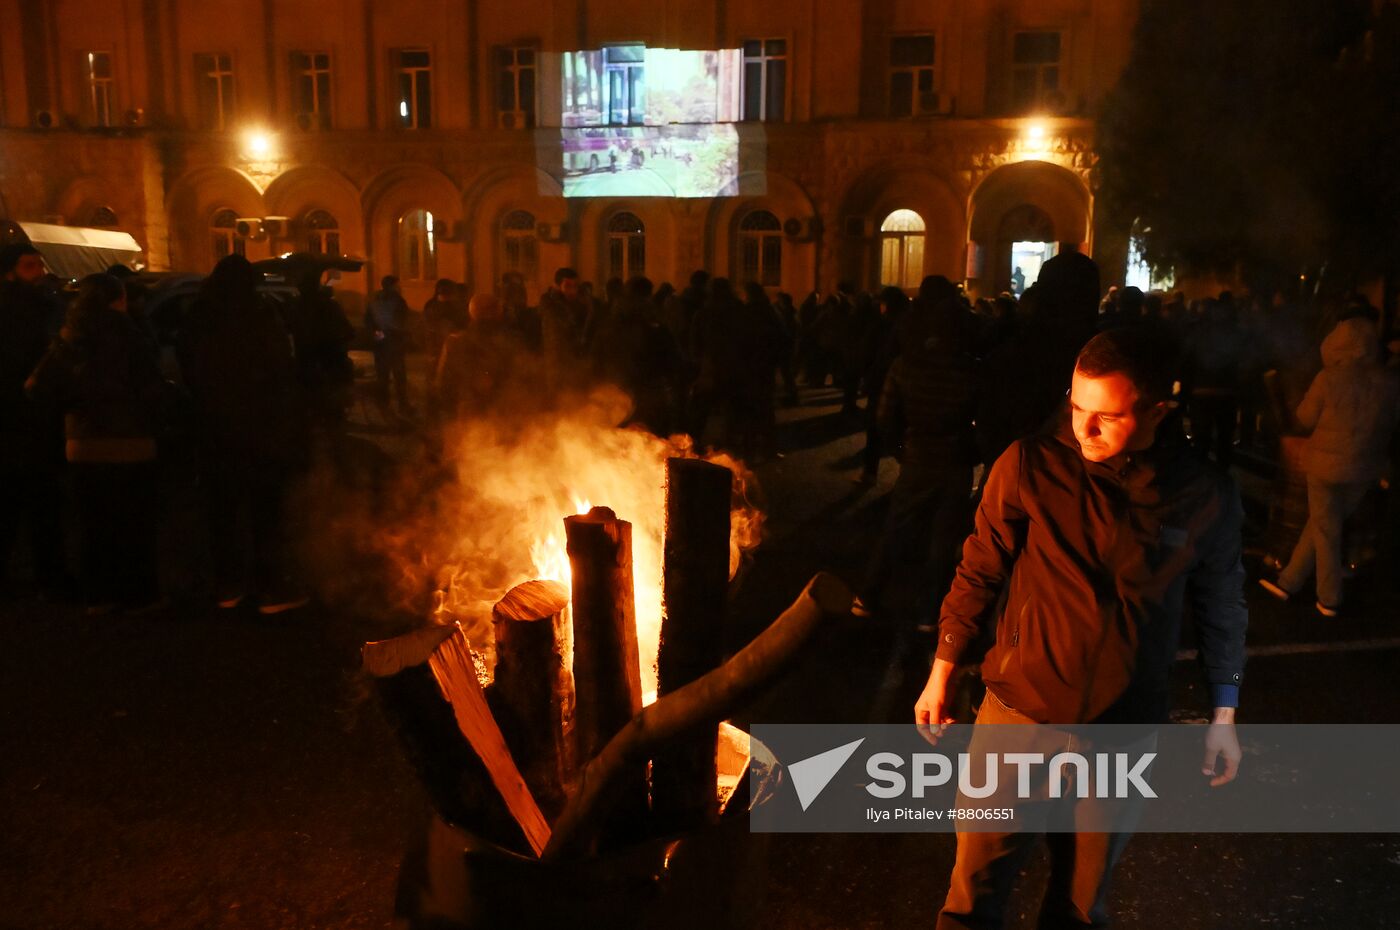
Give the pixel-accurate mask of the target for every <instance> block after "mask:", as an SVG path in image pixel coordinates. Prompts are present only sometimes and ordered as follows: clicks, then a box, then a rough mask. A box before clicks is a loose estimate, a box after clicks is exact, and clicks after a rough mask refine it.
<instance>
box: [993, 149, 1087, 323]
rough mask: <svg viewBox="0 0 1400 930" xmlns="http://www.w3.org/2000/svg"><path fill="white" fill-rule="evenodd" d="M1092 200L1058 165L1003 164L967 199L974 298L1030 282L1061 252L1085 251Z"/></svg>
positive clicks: (1075, 178) (1082, 184) (1081, 182)
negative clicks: (1019, 273)
mask: <svg viewBox="0 0 1400 930" xmlns="http://www.w3.org/2000/svg"><path fill="white" fill-rule="evenodd" d="M1091 212H1092V201H1091V199H1090V196H1089V189H1088V187H1087V186H1086V184H1085V182H1084V180H1083V179H1082V178H1081V177H1080V176H1078V175H1076V174H1075V173H1074V172H1073V171H1071V170H1069V169H1068V168H1065V167H1063V166H1061V165H1057V164H1053V163H1051V162H1045V161H1025V162H1018V163H1016V164H1010V165H1004V166H1002V167H1000V168H998V169H996V170H995V171H993V172H992V173H991V174H989V175H987V177H986V178H984V179H983V181H982V183H981V184H979V185H978V186H977V189H976V190H975V191H974V192H973V195H972V210H971V214H970V216H969V222H968V268H967V272H968V275H967V276H968V278H969V281H968V284H969V288H970V290H972V292H973V293H975V294H977V295H978V296H986V295H991V294H996V293H999V292H1001V291H1009V290H1012V289H1013V286H1014V284H1015V281H1013V275H1014V274H1015V270H1016V269H1017V268H1020V269H1021V275H1020V277H1019V278H1017V279H1016V280H1021V281H1022V284H1021V289H1022V290H1024V289H1025V288H1027V287H1030V285H1031V284H1032V283H1034V281H1035V278H1036V275H1037V274H1038V273H1039V267H1040V265H1041V264H1042V263H1044V262H1045V261H1047V260H1048V259H1049V258H1050V257H1051V256H1053V255H1056V254H1058V253H1059V252H1063V251H1066V250H1079V251H1083V252H1086V253H1087V252H1088V251H1089V247H1090V215H1091Z"/></svg>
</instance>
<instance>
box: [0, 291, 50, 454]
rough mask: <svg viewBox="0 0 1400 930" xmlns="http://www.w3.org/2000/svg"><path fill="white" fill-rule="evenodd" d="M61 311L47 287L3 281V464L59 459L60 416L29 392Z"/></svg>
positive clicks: (0, 301)
mask: <svg viewBox="0 0 1400 930" xmlns="http://www.w3.org/2000/svg"><path fill="white" fill-rule="evenodd" d="M59 321H60V313H59V311H58V308H57V307H56V306H55V305H54V303H53V301H51V300H50V299H49V298H48V296H47V295H46V294H44V292H43V291H41V290H39V289H38V288H36V287H32V286H30V285H27V284H21V283H19V282H16V281H0V463H3V464H9V465H35V464H40V463H43V462H49V461H53V460H55V459H60V458H61V454H62V450H63V442H62V438H63V429H62V423H61V417H60V416H59V415H58V413H57V412H56V411H55V410H53V409H49V408H46V407H44V406H43V405H39V404H35V403H34V402H33V401H31V400H30V399H29V398H27V397H26V396H25V393H24V382H25V381H26V380H27V379H28V378H29V376H30V374H31V373H33V371H34V367H35V366H36V365H38V364H39V360H40V359H42V358H43V357H44V353H45V352H46V351H47V350H48V347H49V342H50V340H52V339H53V336H54V334H55V332H56V331H57V329H58V323H59Z"/></svg>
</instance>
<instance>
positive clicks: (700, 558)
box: [651, 458, 734, 829]
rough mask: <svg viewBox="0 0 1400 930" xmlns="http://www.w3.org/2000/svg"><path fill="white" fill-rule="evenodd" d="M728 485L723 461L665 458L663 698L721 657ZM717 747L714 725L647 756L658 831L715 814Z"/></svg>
mask: <svg viewBox="0 0 1400 930" xmlns="http://www.w3.org/2000/svg"><path fill="white" fill-rule="evenodd" d="M733 485H734V474H733V472H731V471H730V470H729V469H728V468H725V467H723V466H722V465H714V464H711V463H709V462H704V461H701V460H699V459H680V458H672V459H668V460H667V462H666V543H665V549H664V554H665V555H664V558H665V563H664V564H665V567H664V571H663V577H664V578H665V594H664V604H665V615H664V618H663V620H662V623H661V647H660V650H659V652H658V654H657V675H658V688H657V691H658V694H660V695H661V696H665V695H667V694H670V693H671V692H673V691H676V690H677V689H679V688H681V687H683V686H684V685H687V684H690V683H691V682H692V681H695V680H696V679H697V678H700V677H701V676H702V675H704V674H706V673H707V672H710V671H711V670H713V669H715V668H717V667H718V666H719V664H720V662H721V661H723V659H724V613H725V601H726V598H727V595H728V592H729V505H730V497H731V495H732V494H733ZM715 751H716V730H715V729H714V728H712V727H707V728H704V729H698V730H696V731H695V733H694V734H693V736H688V737H687V738H686V739H684V740H678V741H677V742H676V744H675V745H673V746H668V747H666V749H665V750H663V751H662V752H659V753H658V754H657V755H656V758H655V759H653V760H652V767H651V796H652V812H653V814H654V815H655V818H656V820H657V821H658V823H659V824H661V825H662V826H663V828H665V829H681V828H685V827H692V826H695V825H698V824H701V823H705V822H708V821H711V820H713V819H714V818H715V817H717V816H718V814H719V802H718V800H717V798H716V795H715V790H714V785H715V777H716V771H715Z"/></svg>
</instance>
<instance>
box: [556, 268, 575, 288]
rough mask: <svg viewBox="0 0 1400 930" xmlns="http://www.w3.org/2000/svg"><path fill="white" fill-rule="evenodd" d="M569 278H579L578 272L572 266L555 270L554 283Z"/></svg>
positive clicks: (561, 282)
mask: <svg viewBox="0 0 1400 930" xmlns="http://www.w3.org/2000/svg"><path fill="white" fill-rule="evenodd" d="M569 278H573V279H575V280H577V279H578V272H577V271H575V270H574V269H572V268H560V269H559V270H558V271H556V272H554V283H555V284H563V283H564V282H565V281H566V280H568V279H569Z"/></svg>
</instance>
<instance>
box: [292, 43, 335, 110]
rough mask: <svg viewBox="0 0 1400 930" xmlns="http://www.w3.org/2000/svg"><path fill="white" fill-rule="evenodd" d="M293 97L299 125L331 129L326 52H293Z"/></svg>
mask: <svg viewBox="0 0 1400 930" xmlns="http://www.w3.org/2000/svg"><path fill="white" fill-rule="evenodd" d="M292 97H293V101H292V105H293V106H294V107H295V108H296V111H295V112H296V121H297V125H298V126H300V127H302V128H304V129H329V128H331V56H330V55H329V54H328V53H326V52H293V53H292Z"/></svg>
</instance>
